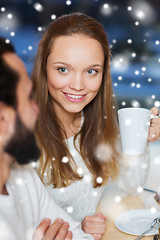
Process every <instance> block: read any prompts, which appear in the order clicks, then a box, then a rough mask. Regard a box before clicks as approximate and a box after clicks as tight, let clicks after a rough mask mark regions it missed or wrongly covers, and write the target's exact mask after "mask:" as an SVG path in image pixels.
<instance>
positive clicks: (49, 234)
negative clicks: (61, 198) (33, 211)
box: [32, 218, 72, 240]
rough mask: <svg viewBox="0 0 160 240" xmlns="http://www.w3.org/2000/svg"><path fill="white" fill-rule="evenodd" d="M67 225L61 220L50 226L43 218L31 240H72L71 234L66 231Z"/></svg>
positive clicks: (49, 221) (49, 222)
mask: <svg viewBox="0 0 160 240" xmlns="http://www.w3.org/2000/svg"><path fill="white" fill-rule="evenodd" d="M68 229H69V224H68V223H67V222H64V221H63V220H62V219H61V218H58V219H56V220H55V221H54V222H53V223H52V224H51V220H50V219H49V218H45V219H44V220H42V221H41V223H40V224H39V225H38V227H37V229H36V231H35V233H34V236H33V239H32V240H42V239H43V240H53V239H55V240H72V232H70V231H68Z"/></svg>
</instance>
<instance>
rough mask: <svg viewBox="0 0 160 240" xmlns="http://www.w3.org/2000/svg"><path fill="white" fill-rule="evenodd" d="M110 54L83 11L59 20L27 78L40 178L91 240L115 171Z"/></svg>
mask: <svg viewBox="0 0 160 240" xmlns="http://www.w3.org/2000/svg"><path fill="white" fill-rule="evenodd" d="M110 55H111V54H110V49H109V44H108V41H107V36H106V33H105V31H104V29H103V27H102V25H101V24H100V23H98V22H97V21H96V20H94V19H93V18H91V17H89V16H87V15H85V14H81V13H73V14H69V15H64V16H62V17H59V18H58V19H56V20H55V21H54V22H52V23H51V24H50V26H49V28H48V30H47V31H46V32H45V33H44V35H43V37H42V39H41V41H40V44H39V49H38V52H37V55H36V59H35V65H34V69H33V76H32V77H33V82H34V89H35V99H36V102H37V104H38V106H39V109H40V115H39V119H38V125H37V130H36V133H37V138H38V142H39V146H40V148H41V150H42V157H41V159H40V164H39V175H40V177H41V179H42V181H43V182H44V183H45V185H46V186H47V188H48V190H49V192H50V193H51V195H52V196H53V197H54V199H55V200H57V202H58V204H59V205H61V207H63V208H64V209H65V210H67V211H68V212H69V213H70V214H71V215H72V217H73V218H75V219H76V220H79V221H82V229H83V230H84V231H85V232H88V233H90V234H92V236H93V237H94V238H95V239H101V237H102V234H103V233H104V229H105V219H106V218H105V216H103V215H102V214H101V213H96V214H95V210H96V207H97V203H98V200H99V198H100V196H101V193H102V191H103V188H104V185H105V184H106V183H107V182H108V181H110V180H113V179H115V177H116V176H117V175H118V169H119V167H118V165H119V164H118V160H117V159H118V158H119V153H118V151H117V149H116V142H117V138H118V126H117V121H116V114H115V109H114V102H113V100H114V99H113V91H112V82H111V76H110Z"/></svg>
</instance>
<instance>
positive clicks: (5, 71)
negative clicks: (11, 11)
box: [0, 37, 19, 108]
mask: <svg viewBox="0 0 160 240" xmlns="http://www.w3.org/2000/svg"><path fill="white" fill-rule="evenodd" d="M5 53H15V50H14V47H13V45H12V44H11V43H6V40H5V38H3V37H0V102H3V103H5V104H7V105H9V106H11V107H14V108H16V106H17V98H16V87H17V82H18V79H19V75H18V73H17V72H16V71H14V70H13V69H12V68H10V66H9V65H8V64H7V63H6V62H5V60H4V59H3V55H4V54H5Z"/></svg>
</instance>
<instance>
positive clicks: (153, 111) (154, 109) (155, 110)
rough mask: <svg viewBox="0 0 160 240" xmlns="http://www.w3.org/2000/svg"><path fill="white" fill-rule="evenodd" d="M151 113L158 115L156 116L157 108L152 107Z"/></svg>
mask: <svg viewBox="0 0 160 240" xmlns="http://www.w3.org/2000/svg"><path fill="white" fill-rule="evenodd" d="M151 113H152V114H153V115H158V114H159V109H158V108H157V107H153V108H152V109H151Z"/></svg>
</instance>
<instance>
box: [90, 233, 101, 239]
mask: <svg viewBox="0 0 160 240" xmlns="http://www.w3.org/2000/svg"><path fill="white" fill-rule="evenodd" d="M92 237H93V238H94V240H100V239H101V238H102V234H95V233H93V234H92Z"/></svg>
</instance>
